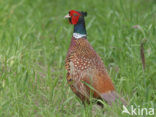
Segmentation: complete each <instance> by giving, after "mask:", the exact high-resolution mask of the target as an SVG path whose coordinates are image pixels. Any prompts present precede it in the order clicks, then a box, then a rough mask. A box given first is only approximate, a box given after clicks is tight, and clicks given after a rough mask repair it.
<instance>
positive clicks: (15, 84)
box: [0, 0, 156, 117]
mask: <svg viewBox="0 0 156 117" xmlns="http://www.w3.org/2000/svg"><path fill="white" fill-rule="evenodd" d="M71 9H76V10H84V11H87V12H88V16H87V17H86V27H87V32H88V40H89V42H90V43H91V45H92V46H93V48H94V49H95V50H96V52H97V53H98V54H99V55H100V56H101V58H102V59H103V61H104V63H105V66H106V67H107V69H108V72H109V74H110V76H111V78H112V80H113V82H114V84H115V87H116V90H117V91H118V92H120V94H121V95H123V96H124V97H125V99H126V100H128V101H129V104H130V105H134V106H137V105H140V107H147V108H152V107H153V108H155V107H156V1H155V0H114V1H113V0H98V1H96V0H94V1H91V0H90V1H89V0H85V1H84V0H79V1H74V0H73V1H72V0H71V1H65V0H0V116H1V117H27V116H32V117H44V116H46V117H48V116H51V117H52V116H56V117H91V116H97V117H100V116H102V117H103V116H107V117H109V116H115V117H118V116H119V117H121V116H126V117H127V116H128V115H126V114H125V115H124V114H121V109H120V107H113V108H110V107H108V106H106V107H105V108H104V109H101V108H99V107H97V106H95V105H92V104H91V105H88V106H87V107H86V108H84V106H83V105H82V104H81V102H80V101H79V99H78V98H77V97H76V96H75V95H74V94H73V93H72V91H71V90H70V88H69V87H68V85H67V82H66V79H65V77H66V70H65V67H64V61H65V57H66V53H67V50H68V46H69V44H70V39H71V36H72V31H73V26H71V25H69V24H68V21H67V20H64V19H63V17H64V16H65V15H66V14H67V13H68V11H69V10H71ZM143 40H146V41H145V44H144V49H145V58H146V69H145V72H143V69H142V63H141V58H140V43H141V42H142V41H143ZM92 107H93V108H92ZM129 108H130V107H129ZM103 111H105V113H103Z"/></svg>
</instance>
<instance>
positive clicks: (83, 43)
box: [66, 37, 114, 101]
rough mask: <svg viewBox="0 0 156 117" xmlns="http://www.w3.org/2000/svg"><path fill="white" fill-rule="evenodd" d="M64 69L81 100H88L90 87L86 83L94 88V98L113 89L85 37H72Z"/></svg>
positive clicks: (100, 62)
mask: <svg viewBox="0 0 156 117" xmlns="http://www.w3.org/2000/svg"><path fill="white" fill-rule="evenodd" d="M66 69H67V81H68V83H69V85H70V87H71V89H72V91H73V92H74V93H75V94H76V95H77V96H78V97H80V99H81V100H82V101H84V100H87V101H89V100H88V99H89V96H90V87H89V86H87V84H86V83H88V84H90V85H91V86H92V87H93V88H94V89H95V90H94V91H93V96H94V97H95V98H101V94H103V93H105V92H108V91H113V90H114V86H113V84H112V82H111V80H110V78H109V76H108V74H107V71H106V69H105V67H104V64H103V62H102V61H101V59H100V57H99V56H98V55H97V54H96V52H95V51H94V50H93V48H92V47H91V45H90V44H89V42H88V41H87V39H85V38H81V39H75V38H74V37H72V40H71V44H70V47H69V50H68V53H67V57H66ZM84 82H86V83H84Z"/></svg>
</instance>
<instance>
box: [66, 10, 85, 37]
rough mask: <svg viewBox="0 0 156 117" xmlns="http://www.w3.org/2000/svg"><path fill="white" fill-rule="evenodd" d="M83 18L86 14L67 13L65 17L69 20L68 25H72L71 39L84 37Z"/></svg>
mask: <svg viewBox="0 0 156 117" xmlns="http://www.w3.org/2000/svg"><path fill="white" fill-rule="evenodd" d="M85 16H87V12H83V11H81V12H80V11H75V10H70V11H69V13H68V14H67V15H66V16H65V18H67V19H68V20H69V23H70V24H72V25H74V33H73V37H75V38H81V37H86V28H85V18H84V17H85Z"/></svg>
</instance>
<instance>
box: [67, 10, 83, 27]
mask: <svg viewBox="0 0 156 117" xmlns="http://www.w3.org/2000/svg"><path fill="white" fill-rule="evenodd" d="M69 15H70V16H71V19H70V23H71V24H74V25H75V24H77V22H78V21H79V17H80V16H81V14H80V13H79V12H77V11H74V10H71V11H70V12H69Z"/></svg>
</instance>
